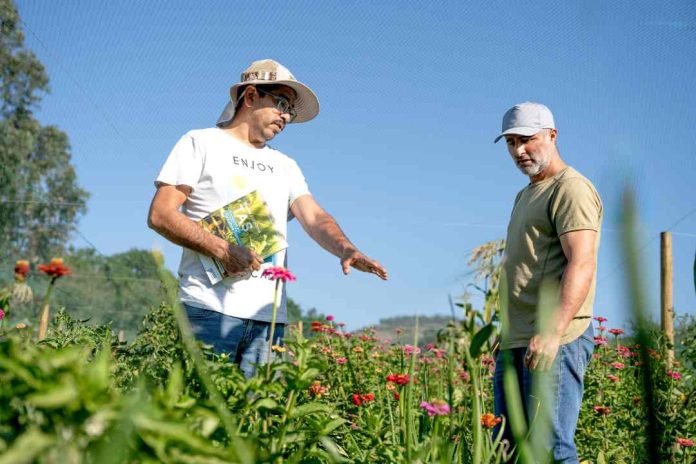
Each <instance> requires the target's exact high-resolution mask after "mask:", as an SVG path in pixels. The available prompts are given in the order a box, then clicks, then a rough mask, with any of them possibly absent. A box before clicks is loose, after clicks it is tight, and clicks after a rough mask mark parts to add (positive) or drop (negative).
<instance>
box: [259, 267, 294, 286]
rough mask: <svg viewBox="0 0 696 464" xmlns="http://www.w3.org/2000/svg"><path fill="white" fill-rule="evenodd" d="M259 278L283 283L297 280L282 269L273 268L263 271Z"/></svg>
mask: <svg viewBox="0 0 696 464" xmlns="http://www.w3.org/2000/svg"><path fill="white" fill-rule="evenodd" d="M261 277H266V278H267V279H270V280H282V281H283V282H294V281H295V280H297V278H296V277H295V276H294V275H293V274H292V272H290V271H289V270H287V269H285V268H284V267H280V266H273V267H269V268H266V269H264V270H263V273H262V274H261Z"/></svg>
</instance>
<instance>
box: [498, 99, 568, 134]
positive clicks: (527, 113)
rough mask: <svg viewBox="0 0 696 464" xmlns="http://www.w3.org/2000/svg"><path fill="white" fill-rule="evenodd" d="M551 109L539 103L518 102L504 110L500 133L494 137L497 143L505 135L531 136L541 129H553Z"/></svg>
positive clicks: (554, 125) (554, 126)
mask: <svg viewBox="0 0 696 464" xmlns="http://www.w3.org/2000/svg"><path fill="white" fill-rule="evenodd" d="M555 128H556V124H555V123H554V122H553V114H551V110H550V109H548V108H547V107H546V106H545V105H542V104H541V103H534V102H524V103H519V104H517V105H515V106H513V107H512V108H510V109H509V110H507V111H506V112H505V115H504V116H503V129H502V133H501V134H500V135H499V136H498V137H496V138H495V140H494V141H493V143H497V142H498V140H500V139H501V138H502V137H505V136H506V135H512V134H514V135H524V136H527V137H529V136H531V135H534V134H536V133H537V132H539V131H540V130H543V129H555Z"/></svg>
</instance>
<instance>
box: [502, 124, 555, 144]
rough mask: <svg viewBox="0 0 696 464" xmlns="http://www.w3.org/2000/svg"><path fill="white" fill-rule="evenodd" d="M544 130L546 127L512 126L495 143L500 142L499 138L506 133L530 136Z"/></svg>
mask: <svg viewBox="0 0 696 464" xmlns="http://www.w3.org/2000/svg"><path fill="white" fill-rule="evenodd" d="M542 130H544V129H543V128H539V127H511V128H510V129H508V130H506V131H505V132H503V133H502V134H500V135H499V136H497V137H496V138H495V140H494V141H493V143H498V140H500V139H502V138H503V137H505V136H506V135H524V136H525V137H530V136H532V135H534V134H536V133H538V132H541V131H542Z"/></svg>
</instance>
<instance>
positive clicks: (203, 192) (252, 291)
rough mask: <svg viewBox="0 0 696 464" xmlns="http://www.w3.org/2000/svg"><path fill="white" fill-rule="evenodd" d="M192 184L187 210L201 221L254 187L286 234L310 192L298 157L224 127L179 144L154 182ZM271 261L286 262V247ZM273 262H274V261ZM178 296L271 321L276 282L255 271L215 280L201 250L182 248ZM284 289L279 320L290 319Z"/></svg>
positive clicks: (202, 305)
mask: <svg viewBox="0 0 696 464" xmlns="http://www.w3.org/2000/svg"><path fill="white" fill-rule="evenodd" d="M160 183H164V184H169V185H187V186H189V187H191V189H192V191H191V194H190V195H189V196H188V198H187V199H186V202H185V203H184V204H183V208H182V213H183V214H185V215H186V216H187V217H188V218H190V219H192V220H194V221H198V220H200V219H202V218H203V217H205V216H206V215H207V214H209V213H211V212H213V211H215V210H216V209H218V208H221V207H223V206H225V205H226V204H228V203H230V202H231V201H233V200H235V199H237V198H239V197H240V196H242V195H245V194H247V193H249V192H251V191H252V190H258V191H259V193H260V194H261V196H262V198H263V199H264V200H265V201H266V203H267V204H268V207H269V208H270V211H271V214H272V215H273V218H274V220H275V222H276V227H277V230H278V231H279V232H280V233H281V234H283V236H285V237H286V238H287V222H288V220H290V219H292V215H291V213H290V205H292V203H293V202H294V201H295V200H296V199H297V198H299V197H300V196H302V195H308V194H310V192H309V188H308V187H307V183H306V182H305V179H304V176H303V175H302V171H301V170H300V168H299V166H298V165H297V163H295V161H293V160H292V159H291V158H289V157H288V156H286V155H284V154H283V153H281V152H279V151H277V150H274V149H273V148H271V147H269V146H265V147H264V148H253V147H250V146H248V145H246V144H244V143H242V142H240V141H239V140H237V139H236V138H234V137H233V136H231V135H230V134H228V133H226V132H225V131H223V130H222V129H219V128H217V127H214V128H209V129H200V130H192V131H190V132H188V133H187V134H186V135H184V136H183V137H182V138H181V139H180V140H179V141H178V142H177V144H176V145H175V146H174V148H173V149H172V151H171V153H170V154H169V157H168V158H167V161H165V163H164V166H163V167H162V170H161V171H160V173H159V175H158V176H157V179H156V181H155V185H159V184H160ZM271 261H272V263H271V264H272V265H274V266H286V264H287V260H286V250H283V251H280V252H278V253H276V254H275V255H273V256H272V257H271ZM271 264H269V265H271ZM179 277H180V280H179V296H180V298H181V301H182V302H183V303H186V304H188V305H190V306H195V307H199V308H205V309H211V310H213V311H218V312H220V313H223V314H226V315H229V316H234V317H239V318H243V319H253V320H258V321H270V320H271V314H272V308H273V297H274V292H275V282H273V281H270V280H268V279H265V278H262V277H261V272H260V271H257V272H254V273H253V274H252V275H251V276H248V277H243V278H239V277H227V278H226V279H223V280H222V281H221V282H218V283H217V284H215V285H212V284H211V283H210V280H209V279H208V277H207V275H206V273H205V271H204V269H203V265H202V264H201V260H200V258H199V255H198V253H196V252H195V251H192V250H189V249H187V248H184V249H183V253H182V256H181V263H180V265H179ZM285 308H286V306H285V288H284V287H283V295H282V298H281V303H280V306H279V309H278V318H277V321H278V322H280V323H284V322H286V320H287V317H286V309H285Z"/></svg>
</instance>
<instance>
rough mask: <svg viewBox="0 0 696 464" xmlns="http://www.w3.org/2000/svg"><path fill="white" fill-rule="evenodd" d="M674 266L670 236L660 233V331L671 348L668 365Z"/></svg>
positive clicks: (670, 363)
mask: <svg viewBox="0 0 696 464" xmlns="http://www.w3.org/2000/svg"><path fill="white" fill-rule="evenodd" d="M673 275H674V266H673V263H672V234H671V233H670V232H662V233H660V288H661V293H660V296H661V298H660V303H661V304H660V314H661V322H662V331H663V332H664V334H665V336H666V337H667V340H668V341H669V343H670V344H671V346H672V348H670V349H669V350H668V351H667V357H668V360H667V361H668V363H669V365H670V366H671V365H672V360H673V359H674V300H673V298H672V281H673Z"/></svg>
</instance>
